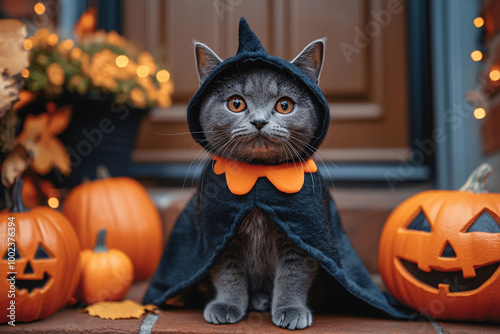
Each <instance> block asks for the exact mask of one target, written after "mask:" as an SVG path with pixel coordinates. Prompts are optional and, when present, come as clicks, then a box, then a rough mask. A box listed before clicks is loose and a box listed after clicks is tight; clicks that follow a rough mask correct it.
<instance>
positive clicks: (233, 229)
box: [144, 18, 410, 319]
mask: <svg viewBox="0 0 500 334" xmlns="http://www.w3.org/2000/svg"><path fill="white" fill-rule="evenodd" d="M239 43H240V44H239V48H238V53H237V54H236V56H234V57H232V58H229V59H227V60H225V61H224V62H223V63H222V64H220V65H219V67H217V68H216V69H215V70H214V71H213V72H212V73H211V74H210V75H209V77H208V78H207V79H206V80H205V81H204V82H203V84H202V85H201V87H200V89H199V90H198V91H197V92H196V94H195V95H194V97H193V98H192V100H191V102H190V104H189V107H188V122H189V126H190V129H191V131H192V133H193V137H194V138H195V140H196V141H198V143H200V145H202V146H204V147H206V145H207V144H206V140H205V137H204V136H203V134H202V133H201V132H200V130H201V126H200V123H199V117H198V116H199V101H200V100H201V98H200V97H201V96H202V95H203V94H204V92H205V90H206V88H207V86H208V85H209V84H210V82H211V81H212V80H214V78H217V77H218V76H219V75H222V74H223V73H224V72H225V71H231V70H234V68H235V67H237V66H238V65H241V64H242V63H246V62H254V64H255V66H259V65H260V64H262V63H261V62H263V63H264V64H265V65H266V66H269V65H271V66H276V67H278V68H279V69H281V70H283V71H288V72H289V73H291V74H292V75H294V76H295V77H296V78H299V79H300V80H301V81H302V82H303V83H304V84H305V85H306V87H307V88H308V89H310V91H311V92H312V93H313V94H314V95H315V96H316V97H317V102H319V105H321V106H322V108H320V110H318V111H317V112H318V113H319V116H320V118H321V119H323V122H322V123H320V125H319V126H318V129H317V132H316V139H315V141H314V142H313V145H314V146H315V147H317V146H319V144H320V143H321V141H322V140H323V138H324V136H325V135H326V130H327V128H328V124H329V109H328V104H327V102H326V100H325V98H324V96H323V94H322V93H321V90H320V89H319V87H318V85H317V84H316V83H315V82H313V81H312V80H311V79H310V78H309V77H307V76H306V75H305V73H303V72H302V71H301V70H300V69H299V68H298V67H296V66H295V65H293V64H291V63H289V62H287V61H285V60H283V59H281V58H278V57H274V56H270V55H268V54H267V52H266V51H265V50H264V49H263V47H262V45H261V44H260V42H259V40H258V38H257V36H255V34H254V33H253V32H252V31H251V29H250V27H249V26H248V24H247V22H246V21H245V19H244V18H242V19H241V21H240V31H239ZM213 164H214V162H213V161H210V162H209V163H208V165H207V166H206V168H205V169H204V172H203V175H202V178H201V180H202V181H201V184H200V186H199V188H198V191H197V192H196V193H195V195H194V196H193V198H192V199H191V201H190V202H189V204H188V205H187V206H186V208H185V209H184V211H183V212H182V214H181V216H180V217H179V219H178V220H177V222H176V225H175V227H174V230H173V232H172V234H171V237H170V240H169V241H168V244H167V246H166V248H165V250H164V253H163V257H162V260H161V262H160V265H159V267H158V269H157V271H156V273H155V275H154V277H153V280H152V282H151V285H150V286H149V289H148V291H147V292H146V296H145V297H144V303H153V304H156V305H159V306H165V302H166V301H167V300H169V299H171V298H173V297H175V296H178V295H179V294H181V293H182V292H184V291H186V290H187V289H188V288H191V287H192V286H194V285H195V283H197V282H198V281H199V280H201V279H202V278H203V277H205V276H206V275H207V274H208V273H209V272H210V270H211V269H212V268H213V267H214V265H215V263H216V261H217V259H218V258H219V257H220V256H221V255H222V254H223V252H224V251H225V250H226V248H227V247H228V246H229V244H230V242H231V241H232V240H233V238H234V237H235V236H236V235H237V233H238V229H239V227H240V225H241V223H242V221H243V219H244V218H245V216H246V215H248V213H249V212H250V211H251V210H252V209H253V208H255V207H258V208H259V209H260V210H262V211H263V212H264V213H265V214H266V215H267V217H269V218H270V219H271V220H272V221H273V222H274V223H275V224H276V225H277V226H278V227H279V228H281V229H282V230H283V232H284V233H285V234H286V235H287V236H288V238H290V240H292V241H293V242H294V243H295V244H296V245H297V246H298V247H299V248H300V249H302V250H303V251H304V252H306V253H307V254H308V255H310V256H311V257H313V258H314V259H316V260H317V261H318V263H319V264H320V266H321V267H322V269H323V272H324V273H326V274H327V276H328V278H329V281H328V283H327V289H328V290H329V291H330V293H331V294H330V293H327V294H325V296H331V298H330V299H333V300H331V302H332V303H333V304H335V305H337V306H338V307H340V308H341V309H352V310H353V311H354V312H358V313H360V312H363V313H365V314H366V313H368V314H371V315H383V314H385V315H389V316H392V317H395V318H401V319H407V318H409V317H410V313H409V311H408V310H406V309H404V308H403V307H402V306H401V305H399V304H398V303H397V302H396V301H395V300H394V299H393V298H392V297H391V296H390V295H388V294H386V293H383V292H382V291H380V290H379V289H378V287H377V286H376V285H375V283H373V281H372V280H371V277H370V274H369V273H368V270H367V269H366V268H365V266H364V265H363V263H362V262H361V260H360V259H359V257H358V255H357V254H356V252H355V250H354V249H353V247H352V245H351V243H350V241H349V239H348V238H347V236H346V234H345V232H344V231H343V228H342V225H341V221H340V218H339V214H338V211H337V208H336V206H335V203H334V202H333V200H332V198H331V197H330V194H329V191H328V187H327V185H326V183H325V181H324V180H323V178H322V177H321V175H320V174H319V172H316V173H307V174H305V176H304V185H303V186H302V188H301V190H300V191H298V192H296V193H283V192H281V191H279V190H278V189H277V188H276V187H275V186H274V185H273V184H272V183H271V182H270V181H269V180H268V179H267V178H265V177H261V178H259V179H258V180H257V182H256V183H255V185H254V187H253V188H252V189H251V190H250V192H248V193H247V194H245V195H235V194H233V193H232V192H231V191H230V190H229V188H228V186H227V183H226V176H225V174H221V175H217V174H215V172H214V170H213ZM374 251H375V250H374ZM327 304H328V303H327ZM327 307H328V306H327ZM316 311H317V310H316ZM319 311H322V310H319ZM323 311H324V310H323Z"/></svg>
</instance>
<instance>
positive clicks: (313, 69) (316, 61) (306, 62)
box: [292, 37, 326, 83]
mask: <svg viewBox="0 0 500 334" xmlns="http://www.w3.org/2000/svg"><path fill="white" fill-rule="evenodd" d="M325 41H326V37H323V38H321V39H317V40H315V41H313V42H311V43H310V44H309V45H308V46H306V47H305V48H304V50H302V52H301V53H299V55H298V56H297V57H295V59H294V60H292V64H294V65H296V66H297V67H298V68H300V69H301V70H302V71H304V73H305V74H306V75H307V76H308V77H309V78H311V79H313V80H314V82H316V83H318V82H319V75H320V73H321V68H322V67H323V57H324V55H325Z"/></svg>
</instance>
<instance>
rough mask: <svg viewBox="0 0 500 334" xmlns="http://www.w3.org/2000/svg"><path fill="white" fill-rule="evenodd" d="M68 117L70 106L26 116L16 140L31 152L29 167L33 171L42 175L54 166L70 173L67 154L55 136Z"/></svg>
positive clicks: (67, 121)
mask: <svg viewBox="0 0 500 334" xmlns="http://www.w3.org/2000/svg"><path fill="white" fill-rule="evenodd" d="M70 119H71V107H70V106H66V107H61V108H59V109H58V110H56V111H55V112H52V113H43V114H40V115H38V116H34V115H28V116H27V117H26V120H25V121H24V127H23V131H22V132H21V133H20V134H19V136H18V137H17V140H18V142H19V143H22V144H24V145H25V146H26V148H27V149H28V151H30V152H32V153H33V160H32V163H31V167H32V168H33V170H34V171H35V172H37V173H39V174H42V175H44V174H47V173H49V172H50V171H51V170H52V167H55V168H57V169H58V170H59V171H60V172H61V173H63V174H65V175H69V174H70V172H71V167H70V166H71V161H70V158H69V154H68V152H67V151H66V148H65V147H64V145H63V143H61V141H60V140H59V139H58V138H57V137H56V135H57V134H59V133H61V132H62V131H64V129H65V128H66V127H67V126H68V124H69V121H70Z"/></svg>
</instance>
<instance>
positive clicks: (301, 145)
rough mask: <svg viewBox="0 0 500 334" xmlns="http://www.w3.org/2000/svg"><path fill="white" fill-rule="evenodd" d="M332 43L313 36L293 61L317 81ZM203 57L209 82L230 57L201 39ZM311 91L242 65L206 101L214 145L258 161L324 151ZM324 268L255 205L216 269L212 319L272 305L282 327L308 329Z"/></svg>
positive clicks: (199, 60)
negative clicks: (311, 297) (317, 141)
mask: <svg viewBox="0 0 500 334" xmlns="http://www.w3.org/2000/svg"><path fill="white" fill-rule="evenodd" d="M324 45H325V40H324V39H319V40H316V41H313V42H312V43H311V44H309V45H308V46H307V47H306V48H305V49H304V50H303V51H302V52H301V53H300V54H299V55H298V56H297V57H296V58H295V59H294V60H293V61H292V63H293V64H294V65H296V66H297V67H299V68H300V69H301V70H302V71H303V72H304V73H305V74H306V75H307V76H309V77H310V78H311V79H312V80H314V81H315V82H318V80H319V75H320V72H321V68H322V65H323V56H324ZM195 56H196V64H197V69H198V74H199V78H200V84H201V83H202V82H203V81H204V80H205V79H206V78H207V76H208V75H209V74H210V73H211V71H212V70H213V69H214V68H216V67H217V66H218V65H219V64H220V63H221V62H222V60H221V59H220V58H219V57H218V56H217V55H216V54H215V53H214V52H213V51H212V50H211V49H210V48H209V47H208V46H206V45H204V44H202V43H198V42H195ZM310 94H311V93H309V91H308V90H307V89H305V87H304V86H303V83H302V82H300V81H299V80H296V79H295V78H293V77H292V75H290V74H287V73H284V72H281V71H278V70H277V69H276V68H275V67H269V68H265V67H262V66H260V67H259V68H258V69H256V68H252V66H242V67H241V68H239V72H238V73H234V74H232V75H227V76H225V77H223V78H220V79H219V80H217V81H215V82H213V84H212V85H211V87H210V93H209V94H206V95H205V98H204V100H203V101H202V104H201V105H202V107H201V110H200V123H201V126H202V129H203V133H204V135H205V137H206V140H207V142H208V145H207V148H208V149H209V151H211V153H213V154H214V155H218V156H221V157H223V158H227V159H232V160H237V161H241V162H245V163H250V164H264V165H277V164H282V163H286V162H293V163H301V162H303V161H305V160H306V159H307V158H308V157H310V156H311V155H312V154H314V152H315V150H316V148H315V147H313V146H312V145H310V144H311V142H312V140H313V138H314V132H315V129H316V128H317V126H318V122H319V120H318V119H317V116H316V113H315V112H314V111H315V110H316V108H317V105H316V102H314V101H315V99H313V98H312V97H311V96H310ZM317 269H318V264H317V262H316V261H315V260H314V259H312V258H311V257H309V256H308V255H306V254H305V253H304V252H303V251H302V250H300V249H299V248H298V247H296V246H295V245H294V244H293V243H292V242H291V241H290V240H289V239H288V238H287V237H286V235H285V234H284V233H283V231H282V230H281V229H279V228H278V227H277V226H276V225H275V224H274V223H273V222H272V221H271V220H270V219H268V218H267V217H266V216H265V215H264V214H263V213H262V211H260V209H258V208H254V209H253V210H252V211H251V213H250V214H249V215H248V216H247V217H246V218H245V219H244V221H243V223H242V225H241V227H240V229H239V232H238V236H237V237H236V238H235V239H234V240H233V242H232V243H231V245H230V246H229V248H228V249H227V250H226V252H225V253H224V255H223V256H222V257H221V258H220V259H219V260H218V262H217V264H216V266H215V267H214V269H213V270H212V272H211V278H212V282H213V285H214V288H215V298H214V299H213V300H212V301H211V302H210V303H208V304H207V305H206V307H205V310H204V317H205V320H206V321H207V322H209V323H213V324H226V323H235V322H238V321H240V320H241V319H242V318H243V317H244V315H245V313H246V311H247V310H256V311H268V310H270V311H271V315H272V321H273V322H274V324H276V325H277V326H280V327H283V328H288V329H302V328H306V327H308V326H310V325H311V324H312V314H311V311H310V310H309V308H308V307H307V299H308V292H309V289H310V287H311V284H312V281H313V279H314V277H315V276H316V272H317Z"/></svg>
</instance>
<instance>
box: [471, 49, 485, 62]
mask: <svg viewBox="0 0 500 334" xmlns="http://www.w3.org/2000/svg"><path fill="white" fill-rule="evenodd" d="M470 57H471V58H472V60H474V61H480V60H481V59H483V53H482V52H481V51H479V50H476V51H474V52H472V53H471V54H470Z"/></svg>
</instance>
